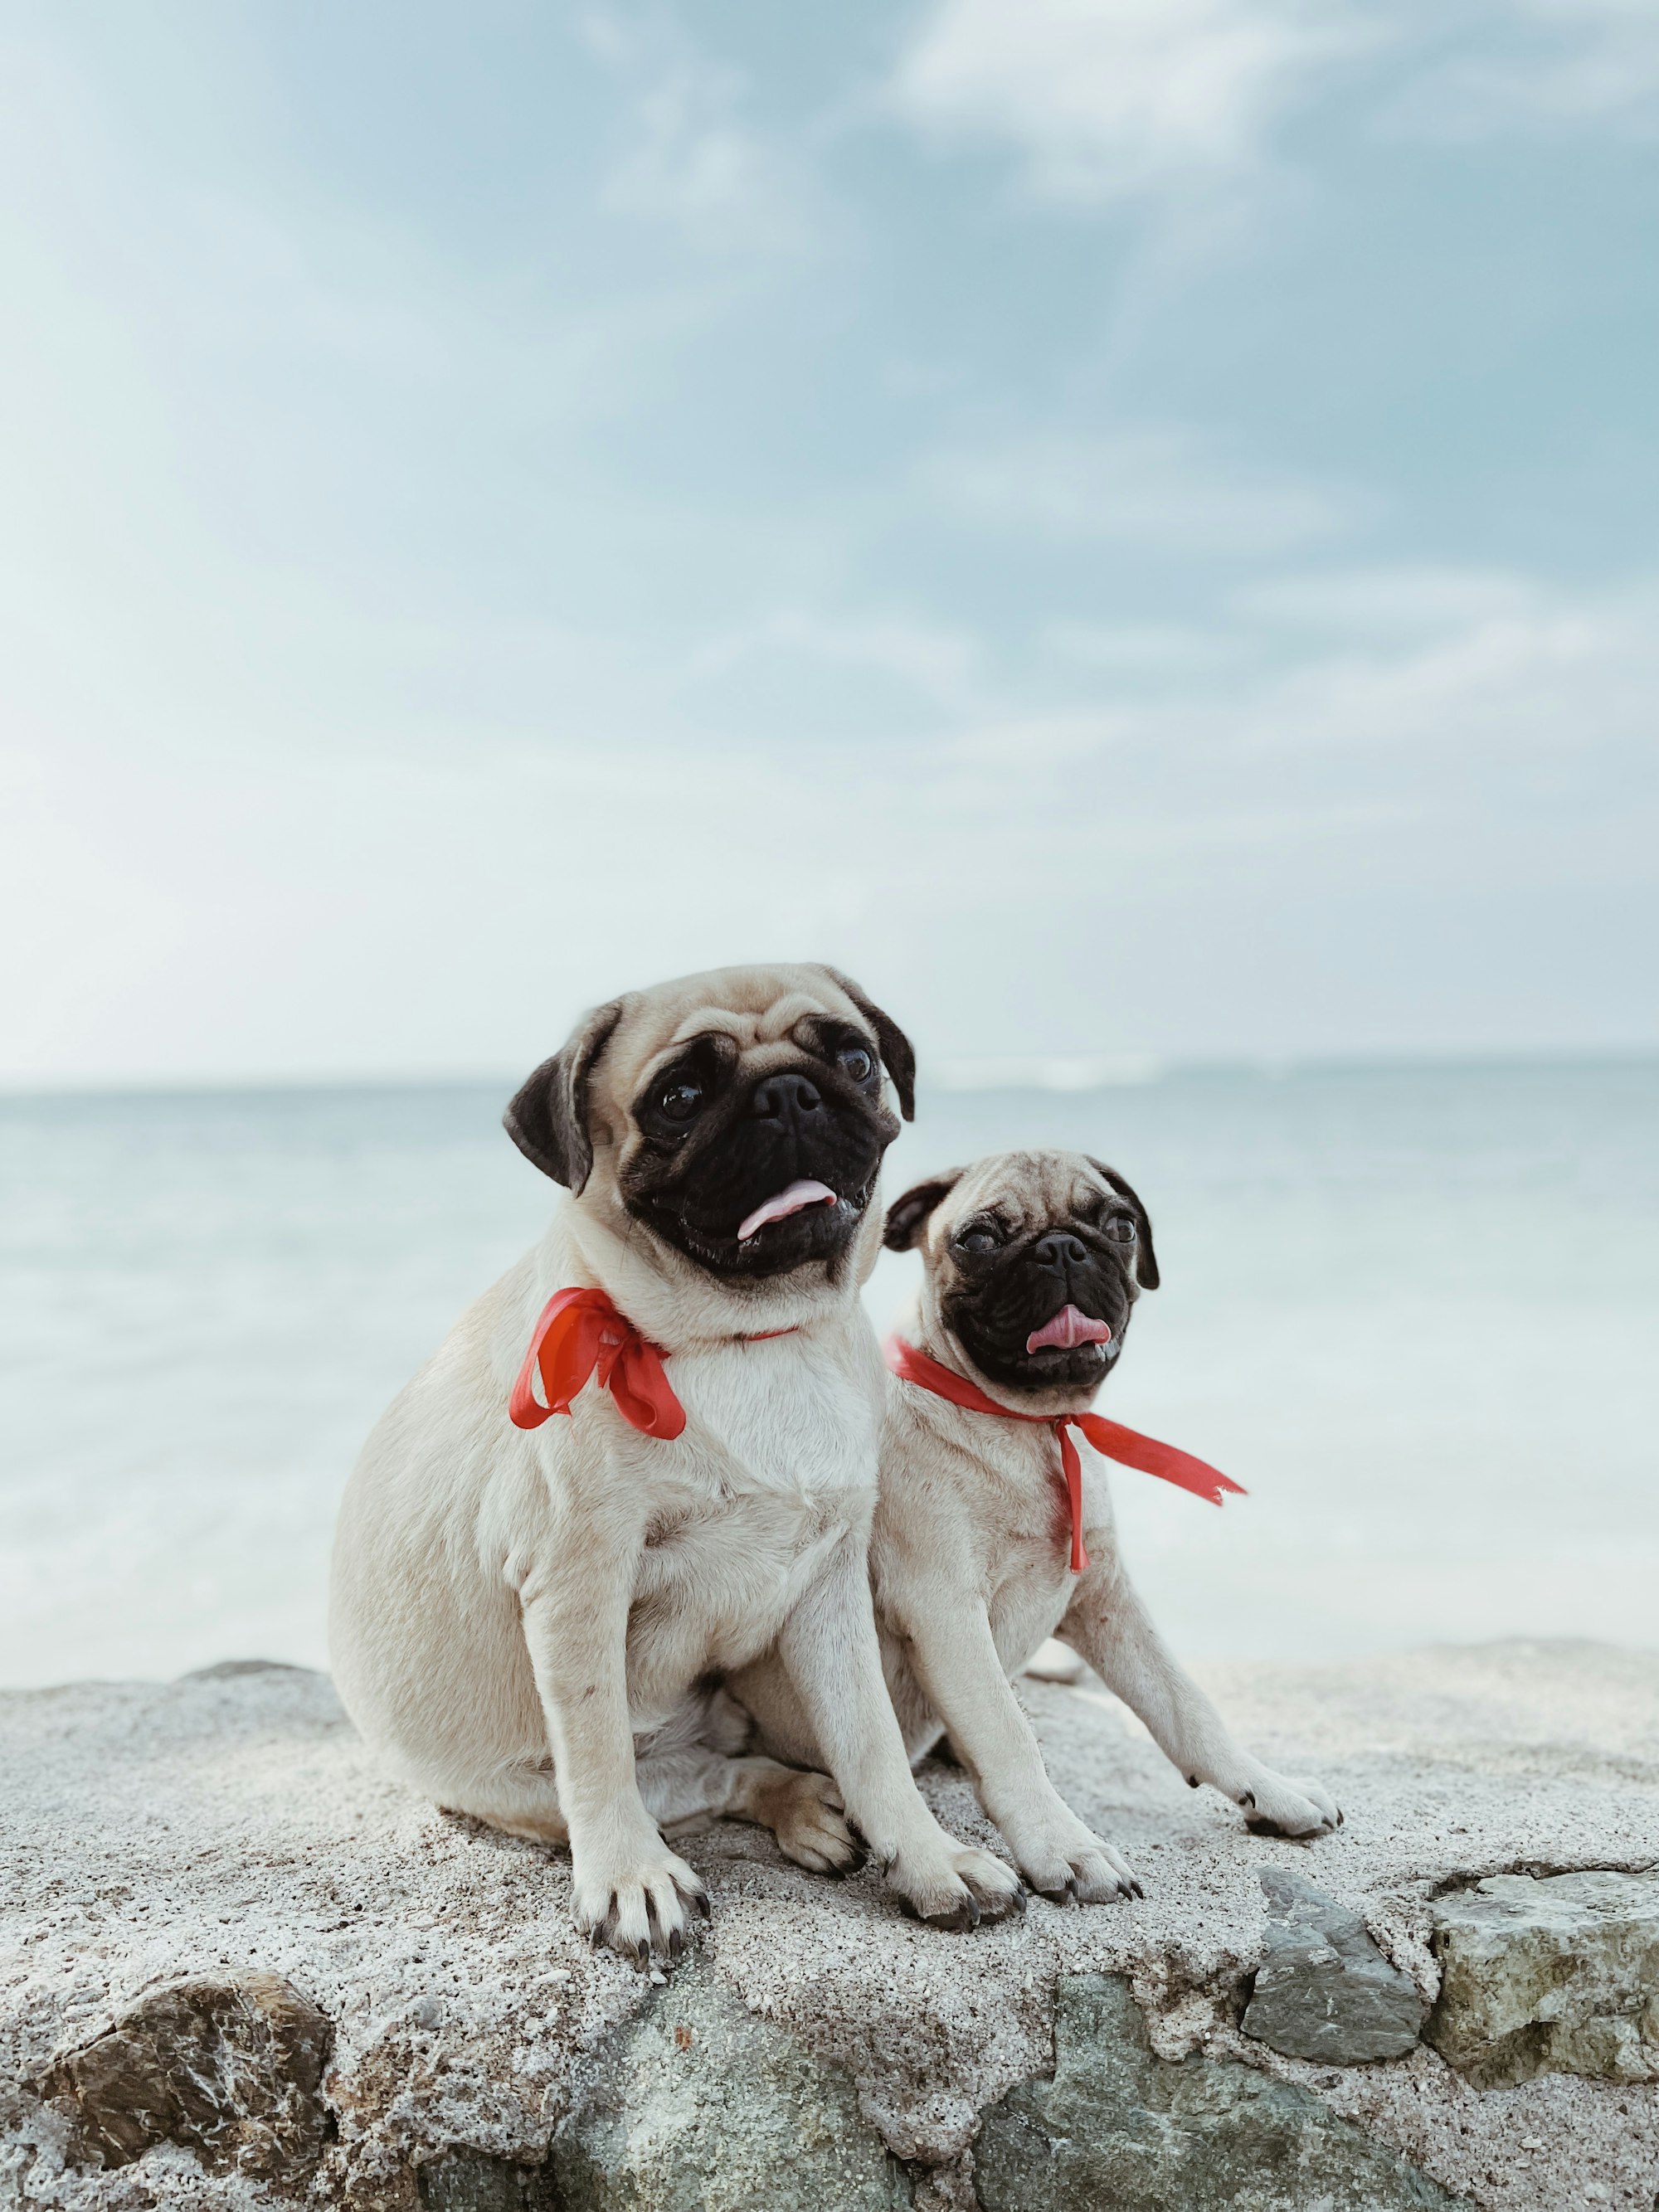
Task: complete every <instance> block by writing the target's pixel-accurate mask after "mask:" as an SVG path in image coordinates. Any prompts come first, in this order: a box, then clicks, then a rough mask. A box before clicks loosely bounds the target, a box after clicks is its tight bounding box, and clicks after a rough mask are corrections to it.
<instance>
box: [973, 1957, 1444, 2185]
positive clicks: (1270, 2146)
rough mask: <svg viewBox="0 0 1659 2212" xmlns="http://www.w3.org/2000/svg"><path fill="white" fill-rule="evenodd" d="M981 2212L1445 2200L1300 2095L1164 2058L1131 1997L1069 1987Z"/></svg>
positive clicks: (1117, 1982)
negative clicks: (1050, 2067)
mask: <svg viewBox="0 0 1659 2212" xmlns="http://www.w3.org/2000/svg"><path fill="white" fill-rule="evenodd" d="M975 2182H976V2184H977V2186H978V2190H979V2195H980V2201H981V2203H982V2204H983V2206H984V2208H985V2212H1108V2208H1109V2212H1174V2208H1176V2207H1178V2208H1180V2212H1450V2208H1452V2207H1453V2206H1454V2205H1457V2204H1460V2203H1462V2202H1463V2200H1462V2199H1459V2198H1454V2197H1448V2196H1446V2195H1445V2194H1444V2192H1443V2191H1441V2190H1439V2189H1437V2187H1436V2186H1435V2185H1434V2184H1433V2183H1432V2182H1431V2181H1429V2180H1427V2179H1425V2177H1424V2176H1423V2175H1422V2174H1420V2173H1419V2172H1417V2170H1416V2169H1415V2167H1413V2166H1407V2164H1406V2162H1405V2160H1403V2159H1401V2158H1397V2157H1396V2156H1395V2154H1394V2153H1393V2152H1392V2151H1389V2150H1388V2149H1386V2148H1383V2145H1382V2144H1380V2143H1377V2142H1373V2141H1372V2140H1371V2138H1370V2136H1365V2135H1363V2134H1362V2133H1361V2132H1360V2130H1358V2128H1355V2127H1352V2126H1350V2125H1349V2124H1348V2123H1347V2122H1346V2120H1343V2119H1340V2118H1338V2117H1337V2115H1336V2114H1335V2113H1334V2112H1332V2111H1331V2109H1330V2107H1329V2106H1328V2105H1327V2104H1325V2103H1324V2102H1323V2101H1322V2100H1321V2099H1320V2098H1318V2097H1316V2096H1314V2095H1313V2094H1312V2093H1310V2091H1308V2090H1306V2089H1300V2088H1297V2087H1293V2086H1292V2085H1291V2084H1290V2083H1288V2082H1284V2081H1273V2080H1272V2079H1271V2078H1270V2077H1269V2076H1268V2075H1264V2074H1258V2073H1257V2072H1255V2069H1253V2068H1251V2067H1249V2066H1240V2065H1237V2064H1236V2063H1231V2062H1229V2061H1218V2060H1212V2059H1206V2058H1204V2057H1199V2056H1194V2057H1190V2058H1186V2059H1183V2060H1182V2061H1181V2062H1180V2063H1178V2064H1172V2063H1170V2062H1169V2061H1168V2060H1165V2059H1161V2058H1159V2057H1156V2056H1155V2054H1154V2053H1153V2051H1152V2047H1151V2045H1150V2044H1149V2043H1148V2041H1147V2039H1146V2027H1145V2024H1144V2023H1143V2021H1142V2020H1141V2017H1140V2015H1139V2010H1138V2008H1136V2005H1135V2002H1134V1999H1133V1996H1131V1995H1130V1993H1129V1989H1128V1984H1127V1982H1124V1981H1122V1980H1121V1979H1119V1978H1117V1977H1116V1976H1112V1975H1102V1974H1085V1975H1078V1976H1076V1977H1073V1978H1068V1979H1066V1980H1065V1981H1062V1982H1061V1984H1060V1990H1059V1998H1058V2002H1057V2005H1056V2008H1055V2014H1054V2076H1053V2079H1052V2080H1049V2081H1028V2082H1026V2083H1024V2085H1023V2086H1022V2087H1019V2088H1018V2089H1014V2090H1011V2091H1010V2092H1009V2093H1008V2095H1007V2096H1006V2097H1005V2098H1003V2100H1001V2102H1000V2104H997V2105H994V2106H992V2107H991V2108H990V2110H989V2111H988V2112H987V2113H986V2115H985V2118H984V2122H983V2124H982V2125H981V2130H980V2136H979V2142H978V2144H977V2145H976V2147H975Z"/></svg>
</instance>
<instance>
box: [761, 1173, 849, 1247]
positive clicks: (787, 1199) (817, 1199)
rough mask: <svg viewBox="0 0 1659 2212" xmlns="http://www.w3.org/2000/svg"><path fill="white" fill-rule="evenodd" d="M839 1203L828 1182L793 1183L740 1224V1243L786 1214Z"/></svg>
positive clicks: (803, 1181) (804, 1181)
mask: <svg viewBox="0 0 1659 2212" xmlns="http://www.w3.org/2000/svg"><path fill="white" fill-rule="evenodd" d="M838 1203H839V1200H837V1199H836V1194H835V1192H834V1191H833V1190H831V1189H830V1188H829V1184H828V1183H827V1182H809V1181H807V1180H805V1178H803V1180H802V1181H801V1182H792V1183H791V1184H790V1185H789V1187H788V1188H787V1190H781V1191H780V1192H779V1193H778V1194H777V1196H776V1197H775V1198H769V1199H768V1200H767V1201H766V1203H765V1205H764V1206H757V1207H756V1208H755V1210H754V1212H752V1213H751V1214H750V1216H749V1217H748V1218H747V1219H746V1220H745V1221H743V1222H741V1223H740V1224H739V1225H738V1243H739V1244H741V1243H744V1240H745V1239H746V1238H748V1237H752V1236H753V1235H754V1233H755V1231H757V1229H764V1228H765V1226H766V1225H767V1223H768V1222H769V1221H781V1220H782V1219H783V1218H784V1217H785V1215H786V1214H790V1213H799V1212H800V1210H801V1208H802V1206H835V1205H837V1204H838Z"/></svg>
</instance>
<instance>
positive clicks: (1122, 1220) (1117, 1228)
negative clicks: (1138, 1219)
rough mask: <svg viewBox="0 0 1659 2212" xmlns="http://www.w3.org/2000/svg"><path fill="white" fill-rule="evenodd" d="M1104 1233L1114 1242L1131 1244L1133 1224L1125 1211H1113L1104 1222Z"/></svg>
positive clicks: (1133, 1232) (1133, 1235)
mask: <svg viewBox="0 0 1659 2212" xmlns="http://www.w3.org/2000/svg"><path fill="white" fill-rule="evenodd" d="M1106 1234H1107V1235H1108V1236H1109V1237H1110V1238H1111V1240H1112V1242H1113V1243H1114V1244H1133V1243H1134V1241H1135V1225H1134V1224H1133V1221H1131V1220H1130V1218H1129V1217H1128V1215H1127V1213H1115V1214H1114V1215H1113V1216H1112V1218H1111V1219H1110V1220H1109V1222H1108V1223H1107V1224H1106Z"/></svg>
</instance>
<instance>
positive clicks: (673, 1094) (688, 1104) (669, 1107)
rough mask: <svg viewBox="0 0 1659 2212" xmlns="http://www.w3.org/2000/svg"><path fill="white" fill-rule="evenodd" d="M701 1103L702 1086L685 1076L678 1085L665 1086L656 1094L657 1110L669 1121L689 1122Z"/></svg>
mask: <svg viewBox="0 0 1659 2212" xmlns="http://www.w3.org/2000/svg"><path fill="white" fill-rule="evenodd" d="M657 1105H658V1108H659V1110H660V1111H661V1112H662V1113H664V1114H665V1115H667V1116H668V1119H669V1120H670V1121H690V1119H691V1116H692V1115H694V1114H695V1113H696V1110H697V1109H698V1108H699V1107H700V1106H701V1105H702V1084H701V1083H693V1082H692V1081H691V1080H690V1078H689V1077H686V1076H682V1077H681V1078H680V1079H679V1081H678V1083H669V1084H665V1085H664V1086H663V1088H662V1089H661V1090H660V1091H659V1092H658V1093H657Z"/></svg>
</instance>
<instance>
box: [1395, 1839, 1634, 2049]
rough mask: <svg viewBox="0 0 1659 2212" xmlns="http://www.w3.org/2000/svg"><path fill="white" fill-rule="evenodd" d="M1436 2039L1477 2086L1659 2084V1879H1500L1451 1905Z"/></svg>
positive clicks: (1441, 1911)
mask: <svg viewBox="0 0 1659 2212" xmlns="http://www.w3.org/2000/svg"><path fill="white" fill-rule="evenodd" d="M1434 1948H1435V1953H1436V1955H1437V1958H1438V1959H1439V1961H1440V1969H1441V1985H1440V1999H1439V2002H1438V2003H1437V2005H1436V2007H1435V2010H1434V2018H1433V2021H1432V2022H1431V2026H1430V2028H1429V2032H1428V2033H1429V2040H1430V2041H1431V2043H1432V2044H1433V2045H1434V2046H1435V2048H1436V2050H1437V2051H1439V2052H1440V2053H1441V2055H1442V2057H1445V2058H1447V2059H1449V2060H1450V2062H1451V2063H1452V2064H1453V2065H1454V2066H1455V2067H1456V2068H1457V2069H1458V2070H1459V2072H1460V2073H1462V2074H1465V2075H1468V2079H1469V2080H1470V2081H1473V2082H1474V2084H1475V2085H1476V2087H1480V2088H1483V2089H1493V2088H1510V2087H1514V2086H1515V2085H1516V2083H1517V2082H1521V2081H1531V2080H1533V2079H1534V2076H1535V2075H1540V2074H1588V2075H1599V2076H1601V2078H1602V2079H1604V2080H1606V2081H1659V1874H1616V1873H1594V1874H1564V1875H1553V1876H1551V1877H1548V1878H1546V1879H1544V1880H1537V1879H1534V1877H1532V1876H1530V1875H1492V1876H1491V1877H1490V1878H1489V1879H1488V1880H1486V1881H1482V1882H1479V1883H1477V1884H1476V1886H1475V1887H1474V1888H1473V1889H1471V1890H1466V1891H1463V1892H1461V1893H1457V1894H1455V1895H1453V1896H1450V1897H1445V1898H1443V1899H1440V1901H1439V1903H1438V1905H1437V1907H1436V1911H1435V1936H1434Z"/></svg>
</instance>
